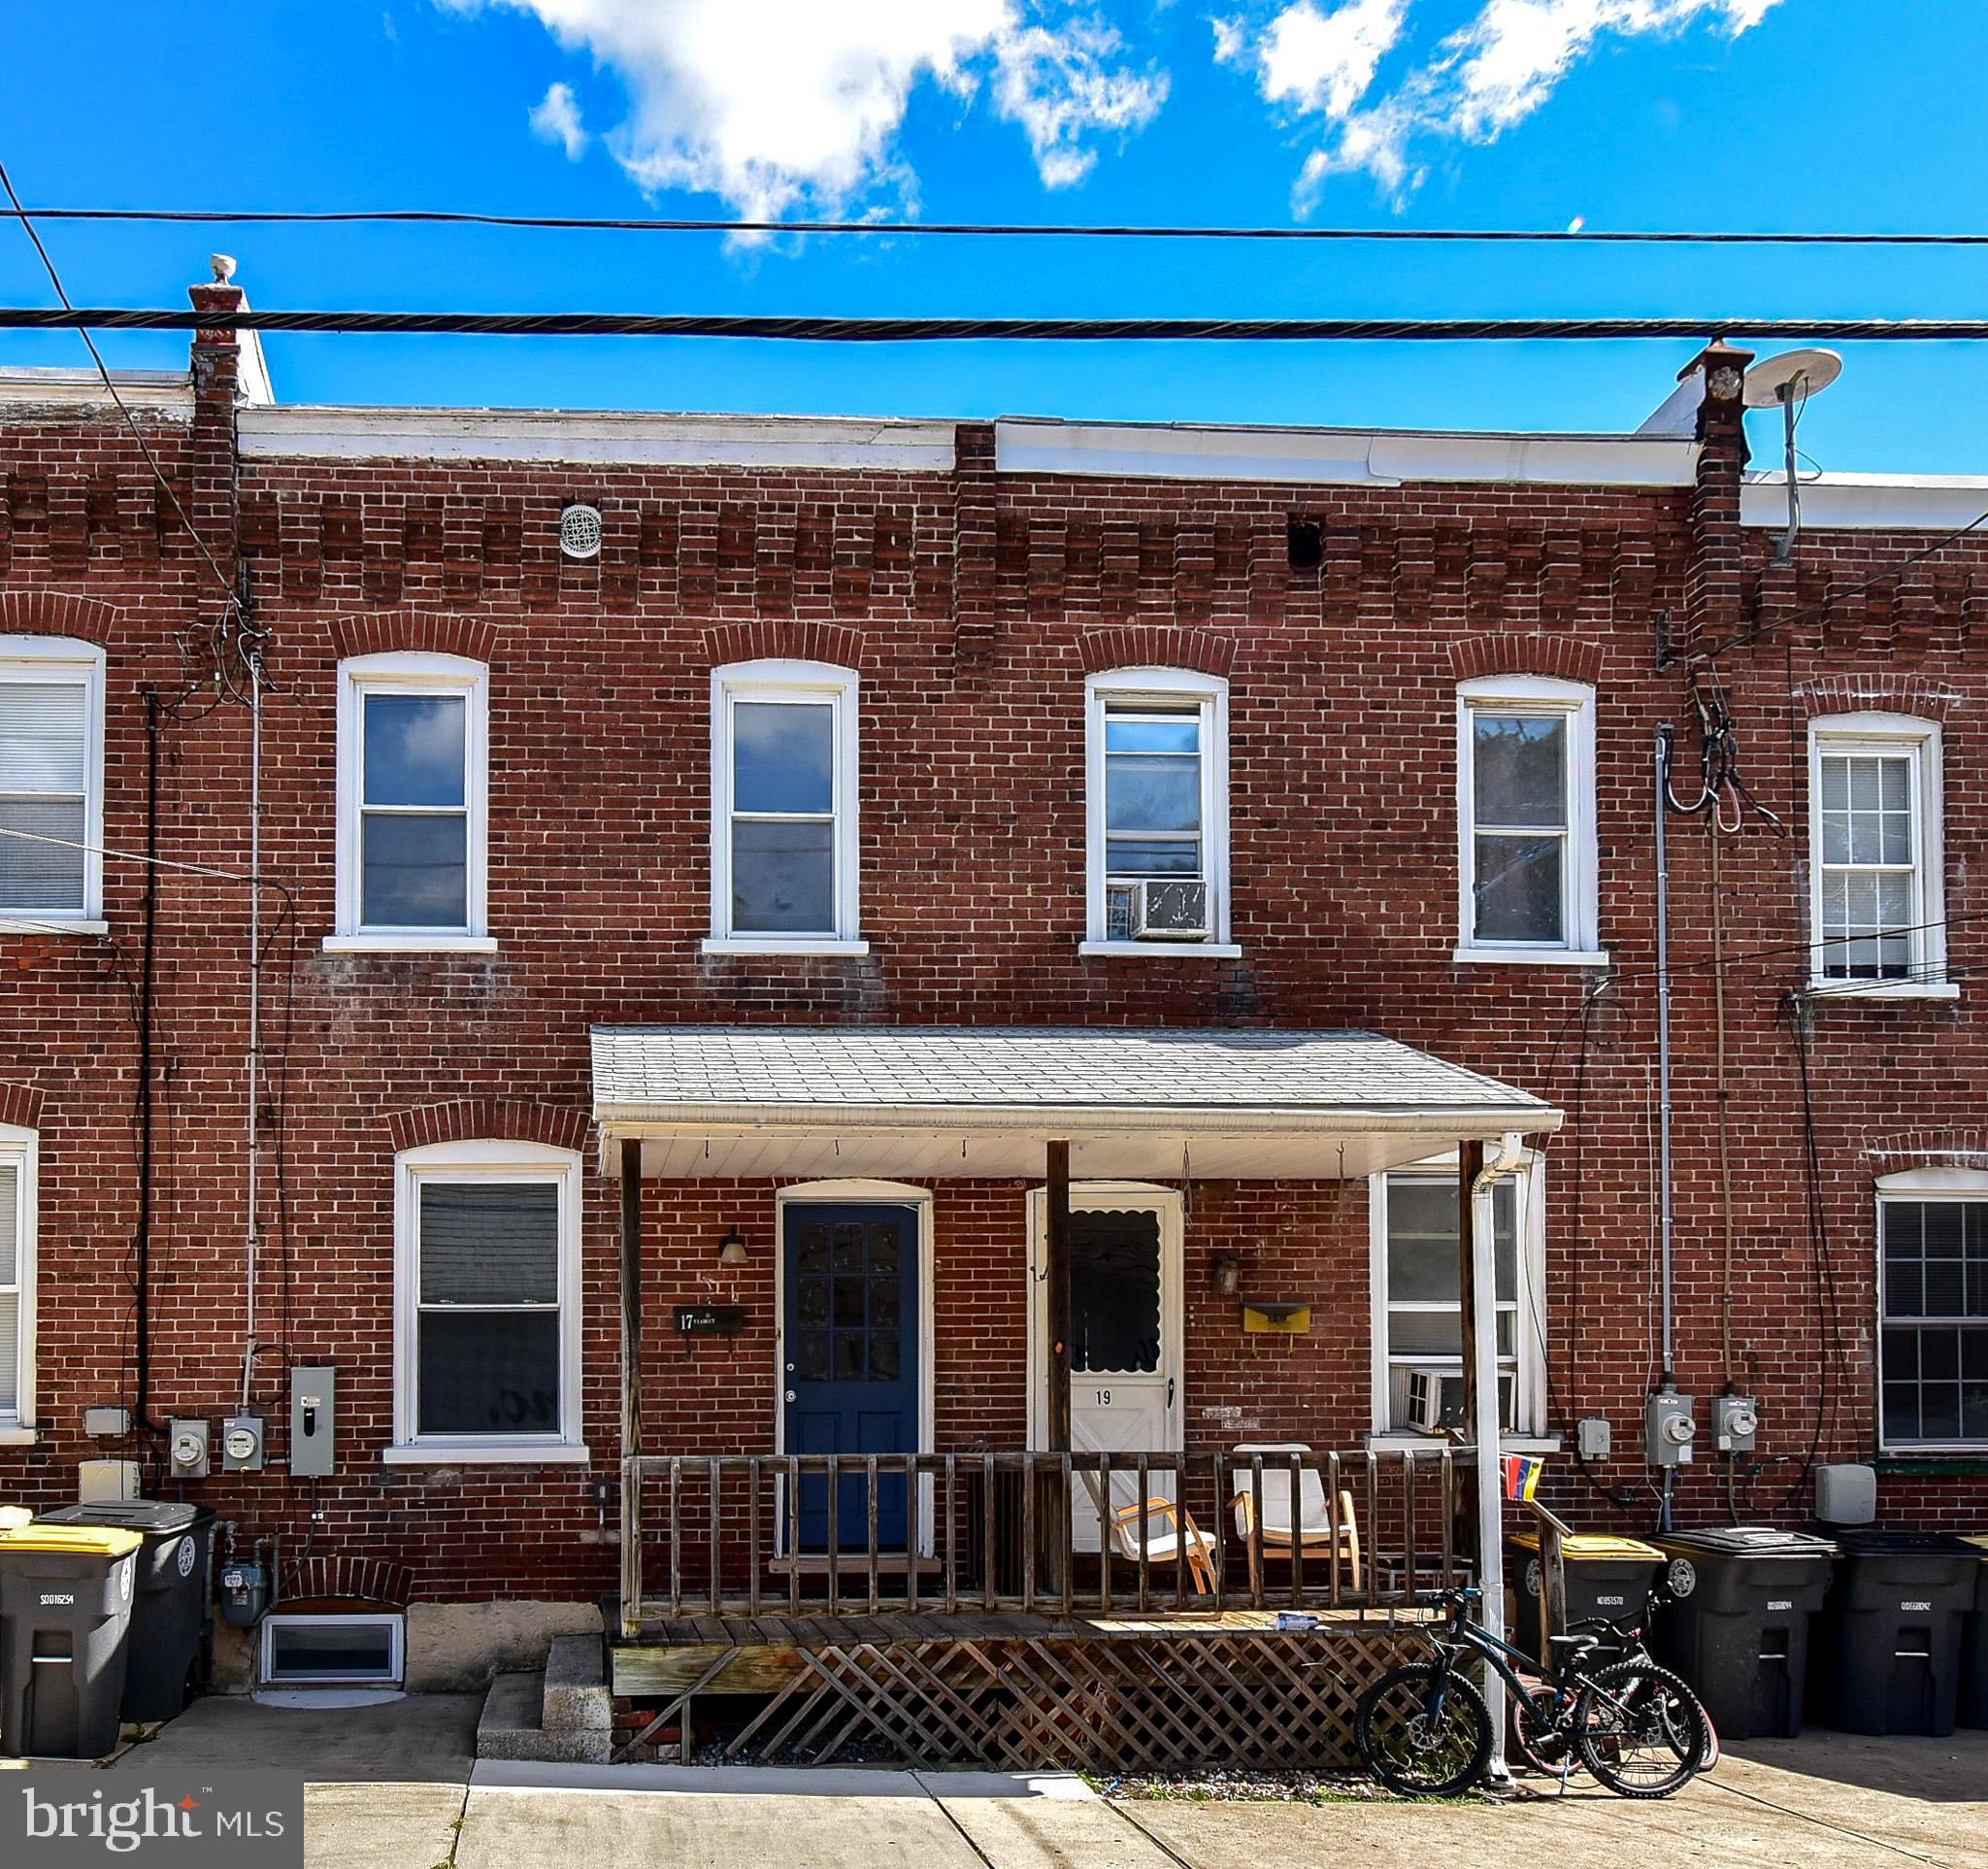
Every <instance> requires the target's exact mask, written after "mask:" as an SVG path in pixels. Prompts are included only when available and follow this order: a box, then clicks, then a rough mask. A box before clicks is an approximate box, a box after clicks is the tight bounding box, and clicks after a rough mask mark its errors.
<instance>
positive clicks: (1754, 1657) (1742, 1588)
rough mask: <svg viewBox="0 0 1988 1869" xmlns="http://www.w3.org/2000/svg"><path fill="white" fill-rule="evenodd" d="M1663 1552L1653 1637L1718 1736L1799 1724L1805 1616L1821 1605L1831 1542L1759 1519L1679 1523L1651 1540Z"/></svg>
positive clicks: (1787, 1732) (1787, 1729)
mask: <svg viewBox="0 0 1988 1869" xmlns="http://www.w3.org/2000/svg"><path fill="white" fill-rule="evenodd" d="M1652 1542H1653V1543H1655V1544H1656V1545H1657V1546H1658V1547H1659V1549H1661V1550H1662V1551H1663V1552H1664V1554H1665V1555H1666V1556H1667V1557H1669V1558H1670V1560H1671V1568H1670V1584H1671V1599H1672V1600H1671V1601H1670V1603H1668V1604H1667V1605H1666V1606H1665V1608H1664V1613H1663V1614H1662V1615H1661V1616H1660V1617H1658V1619H1657V1626H1656V1633H1655V1637H1654V1639H1653V1642H1652V1645H1651V1646H1652V1647H1653V1648H1654V1650H1655V1651H1656V1654H1657V1657H1658V1659H1659V1660H1661V1661H1663V1662H1665V1663H1667V1664H1668V1665H1669V1666H1671V1667H1673V1668H1674V1669H1676V1671H1677V1672H1678V1673H1679V1674H1681V1675H1682V1676H1683V1677H1684V1679H1685V1680H1686V1681H1688V1682H1690V1683H1691V1685H1692V1686H1693V1687H1694V1688H1695V1689H1696V1690H1697V1692H1698V1697H1699V1698H1700V1699H1701V1700H1702V1701H1704V1702H1705V1707H1706V1712H1707V1713H1708V1714H1710V1715H1711V1717H1712V1724H1713V1725H1714V1726H1716V1727H1717V1728H1718V1730H1719V1734H1720V1737H1722V1738H1724V1739H1758V1738H1772V1739H1792V1738H1794V1737H1795V1735H1796V1734H1798V1733H1799V1732H1800V1731H1801V1730H1802V1701H1803V1688H1804V1684H1805V1682H1806V1678H1807V1673H1808V1629H1809V1618H1810V1617H1812V1616H1814V1615H1815V1613H1816V1612H1817V1611H1818V1610H1820V1609H1821V1608H1822V1604H1823V1597H1824V1595H1825V1593H1826V1592H1827V1591H1828V1589H1829V1585H1830V1571H1831V1568H1832V1566H1833V1565H1834V1564H1835V1563H1836V1558H1837V1548H1836V1546H1835V1545H1834V1544H1833V1543H1831V1541H1830V1540H1829V1539H1827V1538H1817V1537H1814V1536H1812V1535H1811V1534H1809V1533H1807V1532H1800V1531H1775V1530H1773V1529H1772V1528H1770V1527H1768V1526H1766V1525H1739V1526H1735V1527H1734V1528H1733V1529H1732V1530H1730V1531H1726V1530H1711V1531H1680V1532H1665V1533H1661V1534H1659V1535H1658V1536H1657V1537H1656V1538H1655V1539H1654V1540H1653V1541H1652Z"/></svg>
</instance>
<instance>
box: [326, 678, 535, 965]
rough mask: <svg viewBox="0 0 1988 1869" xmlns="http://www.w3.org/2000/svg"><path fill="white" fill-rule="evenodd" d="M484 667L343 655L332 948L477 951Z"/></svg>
mask: <svg viewBox="0 0 1988 1869" xmlns="http://www.w3.org/2000/svg"><path fill="white" fill-rule="evenodd" d="M488 721H489V671H488V670H487V669H486V668H485V667H484V666H483V664H482V663H481V662H473V661H469V660H467V659H465V658H464V657H462V656H459V655H432V654H422V653H416V652H412V651H393V652H389V653H386V654H381V655H362V656H355V657H353V658H352V659H350V660H348V661H347V662H344V663H341V664H340V667H339V722H338V727H339V738H338V930H337V933H336V934H335V935H334V936H333V937H332V939H331V940H329V941H327V942H326V944H325V945H326V947H328V948H332V949H353V950H366V949H381V950H394V949H406V950H414V951H419V950H424V949H426V950H440V951H471V952H478V951H487V950H489V949H492V948H494V947H495V945H496V944H495V943H494V942H492V941H491V940H490V939H489V936H488V930H487V929H486V927H485V925H484V867H485V848H486V841H487V835H486V825H485V820H486V816H487V814H486V806H485V793H486V786H487V771H488V758H487V752H486V743H487V738H488Z"/></svg>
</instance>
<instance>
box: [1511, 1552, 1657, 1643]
mask: <svg viewBox="0 0 1988 1869" xmlns="http://www.w3.org/2000/svg"><path fill="white" fill-rule="evenodd" d="M1505 1543H1506V1550H1507V1551H1508V1552H1510V1554H1511V1560H1512V1567H1513V1569H1515V1570H1516V1571H1517V1572H1518V1584H1519V1587H1518V1588H1517V1589H1516V1590H1514V1591H1513V1592H1512V1593H1511V1595H1510V1597H1509V1598H1508V1601H1510V1602H1512V1603H1513V1604H1515V1606H1516V1607H1515V1609H1514V1612H1513V1615H1512V1640H1513V1641H1514V1642H1515V1643H1516V1644H1517V1645H1518V1646H1519V1647H1520V1648H1521V1649H1523V1650H1524V1651H1525V1652H1526V1653H1528V1654H1530V1655H1533V1656H1535V1657H1537V1656H1538V1655H1539V1652H1540V1613H1541V1602H1542V1600H1543V1596H1544V1585H1543V1580H1542V1579H1541V1574H1540V1561H1541V1560H1540V1534H1539V1533H1538V1532H1535V1531H1522V1532H1517V1533H1515V1534H1514V1535H1513V1536H1511V1537H1510V1538H1508V1539H1507V1540H1506V1541H1505ZM1560 1553H1561V1557H1562V1558H1563V1560H1564V1561H1565V1565H1566V1571H1567V1621H1568V1626H1569V1627H1570V1628H1573V1627H1576V1626H1578V1625H1579V1624H1580V1623H1582V1622H1591V1621H1601V1622H1608V1623H1613V1624H1616V1625H1618V1626H1627V1627H1633V1628H1640V1627H1641V1626H1642V1623H1643V1614H1644V1612H1645V1610H1647V1608H1648V1607H1649V1595H1650V1590H1651V1588H1652V1587H1653V1586H1654V1585H1655V1584H1656V1581H1657V1572H1658V1570H1659V1569H1660V1568H1661V1567H1662V1565H1663V1562H1664V1553H1663V1552H1660V1551H1659V1550H1658V1549H1657V1548H1656V1547H1655V1546H1654V1545H1645V1544H1644V1543H1643V1542H1642V1540H1641V1539H1640V1538H1625V1537H1623V1536H1621V1535H1620V1534H1619V1533H1616V1532H1580V1531H1575V1532H1569V1533H1568V1534H1567V1535H1566V1536H1565V1537H1564V1538H1562V1539H1561V1541H1560ZM1557 1633H1564V1631H1558V1632H1557Z"/></svg>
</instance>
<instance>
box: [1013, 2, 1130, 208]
mask: <svg viewBox="0 0 1988 1869" xmlns="http://www.w3.org/2000/svg"><path fill="white" fill-rule="evenodd" d="M1122 45H1123V41H1122V40H1120V38H1119V36H1118V34H1117V33H1116V32H1115V31H1113V30H1112V28H1111V27H1110V26H1108V25H1106V24H1104V23H1103V21H1101V20H1096V19H1083V20H1072V21H1071V22H1070V23H1069V24H1068V25H1066V26H1065V27H1064V29H1063V30H1062V31H1061V32H1052V31H1050V30H1049V28H1048V27H1046V26H1040V25H1038V26H1027V27H1024V28H1022V29H1021V30H1019V31H1016V32H1011V33H1008V34H1006V35H1004V36H1003V37H1002V38H1001V39H1000V40H999V42H998V43H997V46H996V49H995V77H994V108H995V110H996V111H997V112H998V113H999V114H1000V115H1001V116H1002V117H1005V118H1007V120H1008V121H1009V122H1011V123H1018V124H1020V125H1021V128H1022V130H1023V132H1024V134H1025V135H1026V136H1027V137H1028V140H1029V148H1030V149H1031V150H1033V151H1034V152H1035V157H1036V168H1037V170H1038V171H1039V173H1040V174H1041V175H1042V178H1043V183H1044V186H1046V187H1050V188H1067V187H1069V186H1071V185H1072V184H1075V183H1078V182H1081V181H1082V180H1083V179H1084V177H1085V176H1087V175H1088V174H1089V173H1090V172H1091V170H1092V169H1093V168H1094V167H1095V166H1096V164H1097V160H1098V152H1097V150H1095V149H1091V148H1088V147H1086V144H1085V139H1086V138H1087V137H1089V136H1091V135H1092V134H1094V133H1096V132H1098V131H1101V130H1116V131H1118V132H1119V133H1120V134H1121V135H1126V136H1130V135H1131V134H1133V132H1135V131H1137V130H1143V129H1144V128H1145V126H1146V125H1147V124H1148V123H1150V122H1151V121H1152V120H1153V118H1154V117H1157V116H1158V115H1159V110H1160V106H1161V105H1162V104H1164V103H1165V102H1166V101H1167V78H1166V74H1165V73H1164V72H1153V71H1147V72H1132V71H1126V70H1123V69H1119V70H1113V69H1111V68H1110V66H1109V65H1108V64H1107V63H1106V60H1107V59H1109V58H1110V56H1111V54H1112V53H1114V52H1116V51H1118V50H1120V48H1121V46H1122Z"/></svg>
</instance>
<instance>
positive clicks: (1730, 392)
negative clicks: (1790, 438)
mask: <svg viewBox="0 0 1988 1869" xmlns="http://www.w3.org/2000/svg"><path fill="white" fill-rule="evenodd" d="M1752 362H1753V352H1752V351H1751V350H1739V349H1738V348H1737V347H1735V346H1733V345H1730V344H1728V343H1727V342H1726V341H1725V339H1724V338H1714V339H1713V340H1712V342H1711V343H1710V344H1708V345H1706V348H1705V349H1704V350H1701V351H1700V352H1699V353H1698V355H1697V356H1695V357H1694V358H1693V359H1692V360H1691V361H1690V362H1689V363H1688V364H1686V365H1685V366H1684V368H1683V369H1682V370H1680V371H1679V372H1678V373H1677V381H1678V382H1679V383H1683V382H1685V381H1686V380H1687V379H1689V378H1691V377H1693V376H1696V377H1698V378H1699V379H1700V380H1701V387H1702V394H1701V397H1700V401H1699V405H1698V472H1697V478H1696V479H1695V481H1694V482H1693V484H1692V489H1691V504H1690V507H1689V508H1688V510H1687V516H1686V517H1687V519H1688V522H1689V525H1690V529H1691V558H1690V562H1689V564H1688V566H1687V567H1686V570H1685V575H1684V615H1683V616H1682V617H1680V618H1679V619H1678V620H1677V625H1676V627H1675V628H1674V629H1673V632H1672V643H1673V648H1674V649H1676V650H1679V651H1686V652H1688V651H1691V650H1693V649H1696V648H1698V647H1700V646H1702V645H1704V644H1706V643H1708V642H1717V641H1719V640H1721V639H1723V638H1724V637H1726V636H1728V635H1730V634H1732V633H1733V631H1735V630H1736V629H1738V628H1739V624H1740V622H1741V620H1742V619H1741V615H1740V606H1741V576H1740V574H1741V567H1742V562H1743V560H1742V551H1741V540H1740V532H1739V485H1740V479H1741V476H1742V475H1743V474H1744V472H1745V468H1746V405H1745V402H1744V400H1743V392H1744V390H1745V387H1746V371H1747V367H1748V366H1749V365H1750V364H1751V363H1752Z"/></svg>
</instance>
